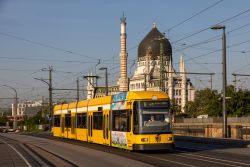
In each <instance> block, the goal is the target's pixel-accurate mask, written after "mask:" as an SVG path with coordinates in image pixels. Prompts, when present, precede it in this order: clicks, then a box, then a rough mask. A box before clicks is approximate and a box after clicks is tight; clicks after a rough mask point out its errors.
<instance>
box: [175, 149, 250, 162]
mask: <svg viewBox="0 0 250 167" xmlns="http://www.w3.org/2000/svg"><path fill="white" fill-rule="evenodd" d="M179 148H184V147H179ZM186 148H187V147H186ZM189 149H192V148H189ZM193 150H194V149H193ZM176 151H178V152H182V153H184V154H185V155H190V156H194V157H201V158H207V159H211V160H217V161H223V162H230V163H234V164H239V165H248V166H250V165H249V164H247V163H243V162H235V161H230V160H225V159H218V158H213V157H210V156H203V155H197V154H190V153H188V152H187V151H180V150H176Z"/></svg>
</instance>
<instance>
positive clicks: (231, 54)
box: [0, 0, 250, 102]
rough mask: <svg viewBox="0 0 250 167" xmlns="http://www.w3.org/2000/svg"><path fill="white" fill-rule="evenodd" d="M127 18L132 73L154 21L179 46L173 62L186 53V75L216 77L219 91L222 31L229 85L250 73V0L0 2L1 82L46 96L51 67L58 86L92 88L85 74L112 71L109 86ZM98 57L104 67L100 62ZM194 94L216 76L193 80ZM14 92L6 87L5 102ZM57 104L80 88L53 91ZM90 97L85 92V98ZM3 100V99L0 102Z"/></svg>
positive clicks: (30, 96)
mask: <svg viewBox="0 0 250 167" xmlns="http://www.w3.org/2000/svg"><path fill="white" fill-rule="evenodd" d="M123 13H124V15H125V17H126V18H127V48H128V50H127V52H128V75H129V77H130V76H131V75H132V74H133V70H134V69H135V67H136V63H134V62H135V60H137V49H138V45H139V43H140V41H141V40H142V39H143V38H144V37H145V36H146V35H147V33H148V32H150V30H151V29H152V25H153V23H156V25H157V28H158V30H159V31H160V32H162V33H163V32H165V36H166V38H167V39H168V40H169V41H170V43H171V44H172V48H173V65H174V68H175V69H176V71H179V59H180V56H183V57H184V60H185V62H186V64H185V67H186V71H187V72H202V73H215V75H214V76H213V82H212V84H213V89H216V90H218V91H220V90H221V87H222V64H221V62H222V59H221V58H222V50H221V48H222V39H221V35H222V30H216V31H215V30H211V29H210V27H211V26H213V25H215V24H221V25H225V27H226V36H227V38H226V42H227V83H228V84H234V82H233V80H234V78H233V76H232V73H237V74H250V72H249V71H250V47H249V46H250V1H249V0H237V1H236V0H206V1H200V0H188V1H186V0H126V1H124V0H74V1H72V0H22V1H20V0H0V85H8V86H11V87H13V88H15V89H16V90H17V94H18V98H19V99H20V100H34V99H36V100H37V99H41V98H43V97H45V98H47V97H48V85H47V84H46V83H44V82H42V81H39V80H35V79H34V78H40V79H45V80H46V79H48V77H49V75H48V71H47V70H46V69H48V67H49V66H52V67H53V72H52V82H53V88H55V89H59V88H61V89H75V88H76V79H77V78H79V80H80V87H81V89H86V80H84V79H83V76H84V75H88V73H89V72H91V71H92V72H93V73H96V75H98V76H101V77H102V78H101V79H100V81H99V84H100V86H101V85H104V82H103V81H104V71H100V70H98V69H99V68H100V67H107V68H108V73H109V76H108V77H109V85H114V84H116V82H117V79H118V78H119V50H120V18H121V16H122V15H123ZM99 60H100V63H98V62H99ZM188 77H189V78H190V79H191V82H192V83H193V85H194V86H195V88H196V89H198V90H199V89H204V88H207V87H210V82H209V81H210V76H207V75H202V76H201V75H188ZM237 87H238V88H243V89H249V88H250V77H237ZM13 96H14V91H13V90H11V89H10V88H7V87H3V86H0V98H11V97H13ZM53 97H54V99H55V101H56V99H65V98H76V92H75V91H54V92H53ZM85 97H86V95H85V94H84V93H83V92H82V93H81V94H80V98H81V99H84V98H85ZM1 101H3V99H0V102H1Z"/></svg>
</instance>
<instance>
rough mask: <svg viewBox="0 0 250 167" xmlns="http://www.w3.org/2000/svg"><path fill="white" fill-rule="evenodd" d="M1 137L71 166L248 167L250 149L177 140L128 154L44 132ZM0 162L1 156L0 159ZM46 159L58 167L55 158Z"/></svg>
mask: <svg viewBox="0 0 250 167" xmlns="http://www.w3.org/2000/svg"><path fill="white" fill-rule="evenodd" d="M1 135H4V136H5V137H8V138H11V139H14V140H15V141H17V142H19V143H23V144H25V145H29V146H33V147H36V148H40V149H43V150H46V151H47V152H49V153H50V154H51V155H54V156H56V157H57V158H59V159H60V158H61V159H60V160H61V161H62V160H64V161H66V162H68V163H71V165H72V166H74V165H75V166H109V167H111V166H132V167H133V166H136V167H137V166H143V167H147V166H170V167H172V166H173V167H176V166H188V167H206V166H208V167H216V166H218V167H224V166H225V167H226V166H227V167H228V166H230V167H239V166H243V167H246V166H248V167H250V148H242V147H241V148H240V147H236V146H234V147H230V145H226V146H225V145H218V144H213V143H206V144H204V143H201V142H199V143H196V142H190V141H177V142H176V148H175V149H174V150H168V151H147V152H129V151H125V150H120V149H117V148H112V147H107V146H100V145H96V144H90V143H85V142H80V141H74V140H68V139H59V138H54V137H52V136H50V135H49V134H45V133H44V134H31V135H32V136H30V135H20V134H10V133H9V134H8V133H7V134H1ZM35 136H37V137H35ZM0 137H1V136H0ZM0 140H1V138H0ZM5 147H6V146H5ZM1 152H2V150H0V153H1ZM37 152H38V151H37ZM1 155H2V153H1ZM44 157H48V156H44ZM1 159H2V156H0V160H1ZM41 159H42V158H41ZM46 160H47V161H49V162H50V163H52V164H57V163H55V160H54V159H46ZM58 161H59V160H58ZM0 162H1V161H0ZM38 162H39V161H38ZM59 162H60V161H59ZM59 162H58V163H59ZM66 162H65V163H66ZM0 166H1V165H0ZM55 166H58V165H55ZM59 166H61V165H59Z"/></svg>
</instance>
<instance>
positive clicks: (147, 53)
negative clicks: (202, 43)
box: [87, 16, 195, 112]
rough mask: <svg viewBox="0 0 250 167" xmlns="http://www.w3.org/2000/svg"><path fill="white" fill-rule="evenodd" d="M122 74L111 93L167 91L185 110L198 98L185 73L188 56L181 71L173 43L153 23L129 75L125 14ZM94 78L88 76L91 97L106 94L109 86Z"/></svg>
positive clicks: (121, 51)
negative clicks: (195, 97) (173, 55)
mask: <svg viewBox="0 0 250 167" xmlns="http://www.w3.org/2000/svg"><path fill="white" fill-rule="evenodd" d="M120 47H121V48H120V78H119V80H118V82H117V85H114V86H111V87H109V94H116V93H118V92H122V91H128V90H130V91H164V92H166V93H168V95H169V97H170V99H173V100H174V101H175V103H176V104H178V105H179V106H180V107H181V111H182V112H185V105H186V103H187V102H188V101H193V100H194V94H195V89H194V86H193V85H192V83H191V81H190V79H189V78H187V76H186V74H185V63H184V58H183V57H182V56H181V57H180V63H179V72H176V70H175V69H174V67H173V64H172V62H173V61H172V60H173V58H172V46H171V44H170V42H169V40H168V39H167V38H166V37H165V35H164V34H162V33H161V32H160V31H159V30H158V29H157V27H156V24H153V27H152V29H151V31H150V32H149V33H148V34H147V35H146V36H145V37H144V38H143V40H142V41H141V42H140V44H139V47H138V57H137V67H136V69H135V71H134V73H133V75H132V76H131V77H130V79H128V78H127V52H126V18H125V17H124V16H123V17H122V18H121V34H120ZM95 83H96V82H95V80H94V78H89V79H88V86H87V90H88V95H87V99H91V98H96V97H101V96H104V95H105V87H97V85H96V84H95Z"/></svg>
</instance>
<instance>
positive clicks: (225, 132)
mask: <svg viewBox="0 0 250 167" xmlns="http://www.w3.org/2000/svg"><path fill="white" fill-rule="evenodd" d="M222 29H223V35H222V47H223V48H222V51H223V52H222V56H223V58H222V64H223V66H222V75H223V76H222V77H223V80H222V82H223V104H222V110H223V137H224V138H227V110H226V87H227V66H226V65H227V64H226V63H227V60H226V33H225V27H223V28H222Z"/></svg>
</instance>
